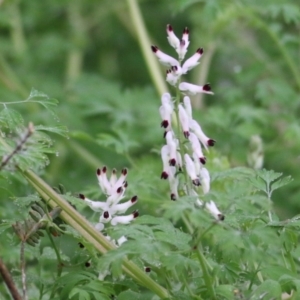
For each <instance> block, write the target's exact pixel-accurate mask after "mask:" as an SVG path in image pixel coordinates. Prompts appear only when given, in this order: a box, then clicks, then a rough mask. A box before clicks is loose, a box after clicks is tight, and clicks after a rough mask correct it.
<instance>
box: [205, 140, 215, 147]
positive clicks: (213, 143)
mask: <svg viewBox="0 0 300 300" xmlns="http://www.w3.org/2000/svg"><path fill="white" fill-rule="evenodd" d="M215 143H216V141H215V140H213V139H209V140H208V141H207V145H208V146H210V147H213V146H214V145H215Z"/></svg>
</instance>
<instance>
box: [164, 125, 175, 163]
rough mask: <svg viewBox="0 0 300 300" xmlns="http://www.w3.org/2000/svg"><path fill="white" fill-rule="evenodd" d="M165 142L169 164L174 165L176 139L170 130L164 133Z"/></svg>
mask: <svg viewBox="0 0 300 300" xmlns="http://www.w3.org/2000/svg"><path fill="white" fill-rule="evenodd" d="M166 142H167V146H168V149H169V157H170V159H169V164H170V166H175V165H176V157H177V146H176V141H175V139H174V136H173V132H172V131H168V132H167V134H166Z"/></svg>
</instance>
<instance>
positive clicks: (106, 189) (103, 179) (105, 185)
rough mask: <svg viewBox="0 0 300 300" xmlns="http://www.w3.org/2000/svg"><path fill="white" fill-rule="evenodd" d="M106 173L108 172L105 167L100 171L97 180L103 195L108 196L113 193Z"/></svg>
mask: <svg viewBox="0 0 300 300" xmlns="http://www.w3.org/2000/svg"><path fill="white" fill-rule="evenodd" d="M106 172H107V168H106V167H105V166H104V167H103V168H102V169H98V170H97V178H98V182H99V185H100V187H101V190H102V191H103V193H105V194H106V195H110V194H111V192H112V191H111V185H110V183H109V181H108V179H107V176H106Z"/></svg>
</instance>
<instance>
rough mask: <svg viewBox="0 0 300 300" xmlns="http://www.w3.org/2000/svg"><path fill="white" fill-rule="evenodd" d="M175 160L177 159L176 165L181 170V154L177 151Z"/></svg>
mask: <svg viewBox="0 0 300 300" xmlns="http://www.w3.org/2000/svg"><path fill="white" fill-rule="evenodd" d="M176 159H177V165H178V167H179V168H180V169H181V168H182V158H181V154H180V152H179V151H177V155H176Z"/></svg>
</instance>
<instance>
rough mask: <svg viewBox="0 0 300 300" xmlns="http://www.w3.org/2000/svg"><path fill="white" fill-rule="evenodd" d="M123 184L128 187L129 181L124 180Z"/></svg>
mask: <svg viewBox="0 0 300 300" xmlns="http://www.w3.org/2000/svg"><path fill="white" fill-rule="evenodd" d="M123 186H124V188H125V189H126V188H127V187H128V182H127V181H124V182H123Z"/></svg>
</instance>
